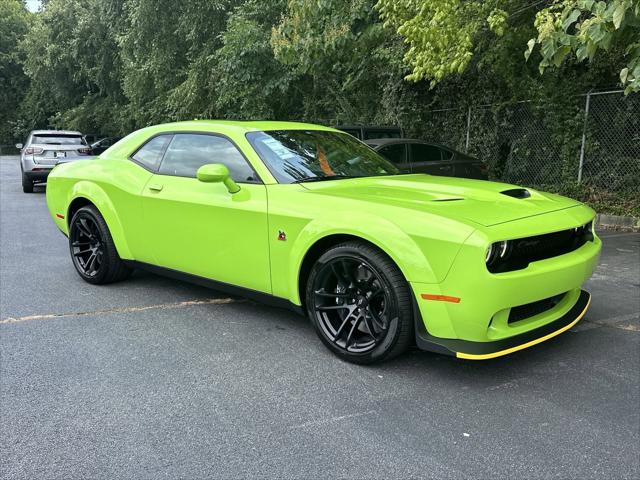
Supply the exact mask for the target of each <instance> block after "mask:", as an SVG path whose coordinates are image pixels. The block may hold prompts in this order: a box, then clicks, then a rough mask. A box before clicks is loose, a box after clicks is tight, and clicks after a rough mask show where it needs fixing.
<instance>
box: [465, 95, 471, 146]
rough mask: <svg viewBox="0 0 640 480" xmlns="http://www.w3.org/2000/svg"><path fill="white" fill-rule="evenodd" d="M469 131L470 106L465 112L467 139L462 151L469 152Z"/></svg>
mask: <svg viewBox="0 0 640 480" xmlns="http://www.w3.org/2000/svg"><path fill="white" fill-rule="evenodd" d="M470 131H471V106H469V111H468V112H467V141H466V143H465V144H464V153H469V133H470Z"/></svg>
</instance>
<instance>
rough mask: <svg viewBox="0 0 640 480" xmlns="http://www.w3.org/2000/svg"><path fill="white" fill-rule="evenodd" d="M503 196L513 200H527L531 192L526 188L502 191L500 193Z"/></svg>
mask: <svg viewBox="0 0 640 480" xmlns="http://www.w3.org/2000/svg"><path fill="white" fill-rule="evenodd" d="M500 193H501V194H503V195H506V196H508V197H513V198H520V199H522V198H529V197H530V196H531V192H530V191H529V190H527V189H526V188H511V189H509V190H503V191H502V192H500Z"/></svg>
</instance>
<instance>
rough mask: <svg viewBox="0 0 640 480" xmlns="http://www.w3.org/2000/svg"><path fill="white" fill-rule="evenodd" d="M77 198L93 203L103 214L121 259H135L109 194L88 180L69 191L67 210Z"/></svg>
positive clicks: (69, 219) (80, 182)
mask: <svg viewBox="0 0 640 480" xmlns="http://www.w3.org/2000/svg"><path fill="white" fill-rule="evenodd" d="M77 198H86V199H87V200H89V201H90V202H91V203H93V204H94V205H95V206H96V208H97V209H98V211H99V212H100V213H101V214H102V217H103V218H104V221H105V222H107V226H108V227H109V232H110V233H111V238H112V239H113V243H114V245H115V247H116V250H117V251H118V255H119V256H120V258H124V259H133V255H132V254H131V251H130V249H129V245H128V244H127V240H126V237H125V235H124V229H123V228H122V223H121V222H120V219H119V217H118V214H117V213H116V210H115V208H114V206H113V203H112V202H111V200H110V199H109V196H108V195H107V193H106V192H105V191H104V190H103V189H102V188H101V187H100V186H99V185H98V184H96V183H94V182H90V181H87V180H82V181H79V182H77V183H76V184H75V185H74V186H73V188H72V189H70V191H69V196H68V199H67V208H68V207H69V206H70V205H71V203H72V202H73V201H74V200H76V199H77ZM67 219H68V221H69V222H70V221H71V218H69V211H68V210H67Z"/></svg>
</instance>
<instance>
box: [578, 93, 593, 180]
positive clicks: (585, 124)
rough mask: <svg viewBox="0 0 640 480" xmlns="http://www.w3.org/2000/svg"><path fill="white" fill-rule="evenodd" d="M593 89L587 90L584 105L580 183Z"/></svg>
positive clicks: (579, 171) (579, 169)
mask: <svg viewBox="0 0 640 480" xmlns="http://www.w3.org/2000/svg"><path fill="white" fill-rule="evenodd" d="M590 100H591V90H589V91H588V92H587V101H586V102H585V105H584V125H583V126H582V144H581V145H580V164H579V165H578V183H580V182H582V167H584V145H585V143H586V141H587V121H588V118H589V101H590Z"/></svg>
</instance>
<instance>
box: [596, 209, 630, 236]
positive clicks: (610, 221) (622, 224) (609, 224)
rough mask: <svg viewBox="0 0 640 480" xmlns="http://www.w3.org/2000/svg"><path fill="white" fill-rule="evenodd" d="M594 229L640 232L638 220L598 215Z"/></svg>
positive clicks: (619, 216)
mask: <svg viewBox="0 0 640 480" xmlns="http://www.w3.org/2000/svg"><path fill="white" fill-rule="evenodd" d="M596 227H597V228H600V229H602V230H619V231H623V232H640V218H636V217H624V216H621V215H607V214H604V213H599V214H598V215H596Z"/></svg>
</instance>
